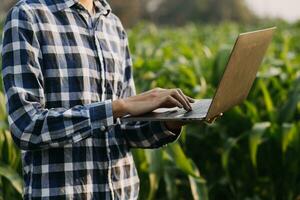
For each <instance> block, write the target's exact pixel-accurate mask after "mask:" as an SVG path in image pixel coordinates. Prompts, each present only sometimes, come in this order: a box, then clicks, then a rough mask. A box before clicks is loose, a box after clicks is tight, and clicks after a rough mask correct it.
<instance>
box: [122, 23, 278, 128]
mask: <svg viewBox="0 0 300 200" xmlns="http://www.w3.org/2000/svg"><path fill="white" fill-rule="evenodd" d="M275 30H276V27H272V28H268V29H264V30H258V31H253V32H247V33H242V34H240V35H239V36H238V38H237V40H236V42H235V45H234V47H233V49H232V52H231V55H230V58H229V60H228V63H227V66H226V68H225V70H224V73H223V76H222V78H221V80H220V82H219V85H218V88H217V90H216V92H215V95H214V97H213V98H212V99H200V100H196V101H195V103H191V106H192V108H193V110H192V111H186V110H184V109H180V108H177V107H176V108H159V109H156V110H154V111H152V112H150V113H147V114H143V115H140V116H130V115H127V116H125V117H123V118H122V119H121V121H123V122H130V121H210V120H211V119H213V118H215V117H217V116H219V115H220V114H221V113H224V112H226V111H227V110H229V109H230V108H232V107H234V106H236V105H238V104H240V103H241V102H243V101H244V100H245V99H246V98H247V96H248V94H249V91H250V89H251V87H252V85H253V82H254V80H255V78H256V74H257V72H258V68H259V66H260V65H261V62H262V60H263V57H264V55H265V53H266V51H267V48H268V46H269V44H270V43H271V40H272V36H273V33H274V31H275Z"/></svg>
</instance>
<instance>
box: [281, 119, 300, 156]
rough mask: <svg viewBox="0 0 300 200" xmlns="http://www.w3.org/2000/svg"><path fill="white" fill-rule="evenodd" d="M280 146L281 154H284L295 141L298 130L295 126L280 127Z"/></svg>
mask: <svg viewBox="0 0 300 200" xmlns="http://www.w3.org/2000/svg"><path fill="white" fill-rule="evenodd" d="M282 129H283V130H282V145H281V149H282V152H283V153H286V151H287V148H288V147H289V146H290V145H291V144H292V142H293V141H295V139H296V137H297V134H298V129H297V126H296V125H295V124H283V126H282Z"/></svg>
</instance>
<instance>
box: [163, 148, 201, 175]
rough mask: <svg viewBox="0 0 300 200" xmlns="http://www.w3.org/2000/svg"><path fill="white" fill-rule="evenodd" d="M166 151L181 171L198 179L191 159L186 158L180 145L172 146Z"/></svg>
mask: <svg viewBox="0 0 300 200" xmlns="http://www.w3.org/2000/svg"><path fill="white" fill-rule="evenodd" d="M166 151H167V153H168V155H169V156H170V157H171V159H172V160H173V161H174V162H175V164H176V166H177V167H178V168H179V169H180V170H182V171H183V172H184V173H186V174H188V175H191V176H193V177H198V176H197V174H196V172H195V171H194V168H193V166H192V165H191V163H190V161H189V159H188V158H187V157H186V155H185V154H184V152H183V150H182V148H181V147H180V145H179V143H173V144H170V145H169V146H168V147H167V149H166Z"/></svg>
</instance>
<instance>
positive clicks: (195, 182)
mask: <svg viewBox="0 0 300 200" xmlns="http://www.w3.org/2000/svg"><path fill="white" fill-rule="evenodd" d="M190 163H191V165H192V167H193V170H194V171H195V173H196V175H197V176H198V177H197V178H195V177H193V176H189V182H190V187H191V190H192V195H193V199H194V200H208V189H207V185H206V181H205V179H204V178H202V177H201V176H200V172H199V170H198V168H197V167H196V165H195V164H194V163H193V162H192V161H190Z"/></svg>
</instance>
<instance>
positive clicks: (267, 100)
mask: <svg viewBox="0 0 300 200" xmlns="http://www.w3.org/2000/svg"><path fill="white" fill-rule="evenodd" d="M259 86H260V88H261V91H262V93H263V97H264V103H265V106H266V109H267V111H268V114H269V117H270V119H271V120H273V119H274V113H273V112H274V105H273V100H272V98H271V94H270V92H269V90H268V88H267V86H266V83H264V82H263V81H262V80H259Z"/></svg>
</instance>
